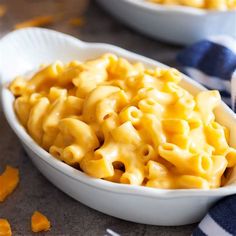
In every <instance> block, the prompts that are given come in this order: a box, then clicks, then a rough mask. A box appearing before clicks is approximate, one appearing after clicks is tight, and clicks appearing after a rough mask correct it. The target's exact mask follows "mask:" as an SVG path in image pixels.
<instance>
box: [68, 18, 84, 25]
mask: <svg viewBox="0 0 236 236" xmlns="http://www.w3.org/2000/svg"><path fill="white" fill-rule="evenodd" d="M69 24H70V25H72V26H83V25H84V24H85V20H84V18H83V17H78V18H71V19H70V20H69Z"/></svg>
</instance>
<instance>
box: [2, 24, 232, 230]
mask: <svg viewBox="0 0 236 236" xmlns="http://www.w3.org/2000/svg"><path fill="white" fill-rule="evenodd" d="M0 52H1V54H0V78H1V81H2V83H3V86H2V93H1V98H2V107H3V111H4V113H5V116H6V118H7V121H8V122H9V124H10V126H11V128H12V129H13V130H14V131H15V133H16V135H17V136H18V137H19V139H20V141H21V142H22V144H23V146H24V148H25V150H26V152H27V153H28V155H29V157H30V158H31V159H32V161H33V163H34V164H35V165H36V167H37V168H38V169H39V170H40V171H41V172H42V173H43V175H44V176H46V178H48V179H49V180H50V181H51V182H52V183H53V184H55V185H56V186H57V187H58V188H60V189H61V190H62V191H64V192H65V193H67V194H68V195H70V196H71V197H73V198H75V199H76V200H78V201H80V202H82V203H83V204H85V205H87V206H89V207H92V208H94V209H96V210H98V211H101V212H104V213H106V214H109V215H112V216H115V217H118V218H121V219H125V220H129V221H133V222H138V223H145V224H153V225H184V224H189V223H193V222H196V221H198V220H200V219H201V217H203V215H204V214H205V213H206V212H207V210H208V208H209V207H210V206H211V205H212V204H213V203H215V202H216V201H217V200H218V199H220V198H222V197H224V196H227V195H230V194H234V193H236V170H235V174H234V175H233V176H232V178H231V180H230V182H229V185H228V186H225V187H222V188H219V189H213V190H160V189H154V188H148V187H141V186H129V185H124V184H115V183H111V182H108V181H104V180H100V179H95V178H92V177H89V176H88V175H86V174H84V173H82V172H81V171H79V170H76V169H74V168H72V167H70V166H69V165H67V164H65V163H63V162H61V161H59V160H57V159H55V158H53V157H52V156H51V155H50V154H49V153H48V152H46V151H45V150H43V149H42V148H41V147H40V146H38V145H37V144H36V143H35V142H34V141H33V140H32V138H31V137H30V136H29V135H28V134H27V133H26V131H25V129H24V128H23V127H22V126H21V125H20V123H19V122H18V120H17V117H16V115H15V113H14V109H13V102H14V97H13V95H12V94H11V92H10V91H9V90H8V88H7V83H8V82H9V81H11V80H12V79H13V78H14V76H16V75H19V74H24V73H26V72H27V71H29V70H32V69H34V68H36V67H38V65H39V64H41V63H45V62H46V63H49V62H53V61H55V60H58V59H60V60H62V61H69V60H72V59H79V60H85V59H88V58H94V57H97V56H99V55H101V54H102V53H105V52H112V53H116V54H118V55H120V56H122V57H125V58H127V59H129V60H131V61H141V62H143V63H144V64H145V65H146V66H148V67H153V66H159V67H166V66H164V65H163V64H161V63H158V62H156V61H153V60H150V59H148V58H145V57H142V56H139V55H137V54H134V53H131V52H129V51H126V50H124V49H121V48H118V47H115V46H111V45H108V44H100V43H84V42H81V41H79V40H78V39H76V38H73V37H71V36H68V35H64V34H61V33H57V32H55V31H50V30H46V29H38V28H31V29H25V30H19V31H15V32H13V33H10V34H9V35H7V36H5V37H4V38H3V39H2V40H0ZM182 85H183V87H185V88H186V89H188V90H189V91H190V92H191V93H193V94H195V93H196V92H198V91H200V90H203V89H204V88H203V87H202V86H200V85H199V84H197V83H196V82H194V81H193V80H191V79H189V78H188V77H186V76H185V77H184V80H183V82H182ZM216 114H217V119H218V121H219V122H221V123H223V124H224V125H226V126H227V127H229V128H230V129H231V145H233V146H235V147H236V117H235V116H234V113H233V112H232V111H231V110H230V109H229V108H228V107H227V106H226V105H225V104H223V103H222V104H221V105H220V107H219V108H218V109H217V111H216ZM22 174H24V173H22Z"/></svg>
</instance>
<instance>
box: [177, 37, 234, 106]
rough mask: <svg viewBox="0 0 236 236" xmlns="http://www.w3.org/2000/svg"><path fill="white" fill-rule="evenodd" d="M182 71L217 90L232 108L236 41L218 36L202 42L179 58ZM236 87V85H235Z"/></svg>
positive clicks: (191, 47)
mask: <svg viewBox="0 0 236 236" xmlns="http://www.w3.org/2000/svg"><path fill="white" fill-rule="evenodd" d="M177 61H178V63H179V64H180V66H181V69H182V71H183V72H184V73H185V74H187V75H189V76H190V77H191V78H193V79H195V80H196V81H198V82H199V83H201V84H203V85H204V86H205V87H207V88H208V89H217V90H219V91H220V92H221V96H222V99H223V100H224V101H225V103H226V104H228V105H229V106H231V95H230V92H231V89H232V88H231V80H232V77H235V76H236V73H234V72H235V71H236V40H234V39H232V38H230V37H227V36H218V37H214V38H211V39H208V40H203V41H200V42H198V43H196V44H194V45H192V46H190V47H188V48H186V49H185V50H183V51H182V52H181V53H180V54H179V55H178V56H177ZM235 86H236V85H235Z"/></svg>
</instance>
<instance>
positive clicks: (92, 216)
mask: <svg viewBox="0 0 236 236" xmlns="http://www.w3.org/2000/svg"><path fill="white" fill-rule="evenodd" d="M70 1H71V2H72V3H73V4H77V6H76V7H72V8H71V7H68V6H69V2H70ZM2 2H3V3H5V4H7V5H8V6H9V7H8V12H7V15H6V16H5V17H3V18H2V19H0V36H3V35H4V34H6V33H7V32H8V31H10V30H11V29H12V26H13V25H14V24H15V23H16V22H17V21H19V20H23V19H27V16H28V17H31V16H33V15H37V14H40V11H41V12H43V13H45V12H46V13H47V11H48V12H49V13H50V11H58V8H57V9H55V4H56V3H57V4H58V3H60V4H61V5H60V6H58V7H59V8H60V7H61V8H62V9H65V8H66V7H68V9H67V13H68V14H69V15H72V14H76V15H78V12H79V14H82V13H83V14H84V16H85V20H86V24H85V25H84V26H83V27H71V26H69V25H68V24H67V23H66V22H64V21H60V22H57V23H55V24H54V25H52V26H51V27H50V28H53V29H56V30H59V31H62V32H65V33H69V34H72V35H74V36H76V37H78V38H80V39H82V40H84V41H90V42H106V43H111V44H114V45H117V46H120V47H123V48H126V49H128V50H130V51H133V52H136V53H139V54H142V55H145V56H147V57H150V58H153V59H156V60H158V61H160V62H163V63H166V64H168V65H171V66H175V65H176V62H175V56H176V54H177V53H178V52H179V51H180V50H181V48H180V47H176V46H173V45H168V44H165V43H161V42H158V41H155V40H153V39H150V38H148V37H146V36H144V35H141V34H139V33H137V32H135V31H133V30H132V29H130V28H127V27H126V26H124V25H123V24H121V23H119V22H118V21H117V20H115V19H113V18H112V17H111V16H110V15H109V14H107V13H106V12H105V11H104V10H102V9H101V8H100V7H99V6H98V5H97V4H96V3H95V2H93V1H91V2H90V3H88V1H86V0H84V1H83V0H79V1H75V0H67V1H63V0H57V1H55V0H54V1H53V0H52V1H50V2H49V1H47V0H45V1H35V0H5V1H2ZM0 3H1V0H0ZM52 3H55V4H52ZM73 4H72V5H73ZM62 6H63V7H62ZM19 9H20V10H21V11H20V12H21V13H19ZM75 9H77V10H76V11H75ZM0 53H1V52H0ZM7 164H9V165H12V166H16V167H18V168H19V170H20V184H19V186H18V187H17V189H16V190H15V192H14V193H13V194H12V195H11V196H10V197H9V198H8V199H7V200H6V201H5V202H4V203H0V218H7V219H8V220H9V221H10V223H11V226H12V231H13V235H16V236H18V235H24V236H28V235H33V234H32V233H31V230H30V217H31V214H32V212H33V211H34V210H36V209H37V210H39V211H41V212H43V213H44V214H45V215H46V216H48V218H49V219H50V220H51V223H52V228H51V230H50V231H49V232H47V233H40V234H38V235H48V236H49V235H53V236H62V235H63V236H69V235H73V236H74V235H88V236H89V235H92V236H93V235H95V236H96V235H98V236H100V235H105V234H106V229H108V228H109V229H111V230H113V231H115V232H116V233H118V234H120V235H130V236H132V235H135V236H136V235H140V236H141V235H145V236H147V235H160V236H164V235H166V236H167V235H179V236H184V235H190V234H191V232H192V230H193V229H194V227H195V225H188V226H181V227H160V226H150V225H142V224H135V223H131V222H127V221H123V220H120V219H117V218H114V217H111V216H108V215H105V214H102V213H100V212H97V211H95V210H93V209H91V208H88V207H87V206H85V205H83V204H81V203H79V202H77V201H75V200H74V199H72V198H70V197H69V196H67V195H66V194H64V193H63V192H61V191H60V190H58V189H57V188H56V187H55V186H53V185H52V184H51V183H50V182H49V181H48V180H47V179H46V178H44V177H43V176H42V175H41V174H40V172H39V171H38V170H37V169H36V168H35V167H34V166H33V164H32V163H31V161H30V160H29V158H28V157H27V155H26V153H25V152H24V150H23V148H22V146H21V144H20V142H19V141H18V139H17V137H16V136H15V134H14V133H13V132H12V131H11V129H10V128H9V126H8V124H7V122H6V120H5V118H4V116H3V113H2V112H0V171H3V169H4V167H5V166H6V165H7ZM173 214H174V212H173Z"/></svg>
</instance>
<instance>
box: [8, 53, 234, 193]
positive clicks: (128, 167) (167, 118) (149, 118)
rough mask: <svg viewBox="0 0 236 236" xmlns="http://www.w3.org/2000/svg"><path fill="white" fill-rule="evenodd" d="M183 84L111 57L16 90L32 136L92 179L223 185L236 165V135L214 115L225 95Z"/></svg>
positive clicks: (19, 84)
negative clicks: (235, 139) (234, 139)
mask: <svg viewBox="0 0 236 236" xmlns="http://www.w3.org/2000/svg"><path fill="white" fill-rule="evenodd" d="M180 80H181V74H180V73H179V72H178V71H177V70H175V69H161V68H155V69H148V68H145V66H144V65H143V64H142V63H139V62H138V63H131V62H129V61H127V60H126V59H124V58H119V57H117V56H116V55H113V54H105V55H102V56H101V57H99V58H97V59H94V60H89V61H86V62H79V61H72V62H70V63H68V64H65V65H64V64H62V63H61V62H59V61H58V62H55V63H53V64H51V65H49V66H44V67H42V68H41V69H40V70H39V72H37V73H36V74H34V75H33V76H32V77H31V78H26V77H24V76H20V77H17V78H16V79H15V80H14V81H13V82H12V83H11V84H10V90H11V91H12V93H13V94H14V95H15V96H16V99H15V102H14V108H15V111H16V114H17V116H18V118H19V120H20V122H21V123H22V125H23V126H24V127H25V129H26V130H27V132H28V133H29V134H30V135H31V136H32V138H33V139H34V140H35V141H36V142H37V143H38V144H39V145H41V146H42V147H43V148H44V149H45V150H47V151H49V152H50V153H51V154H52V155H53V156H54V157H55V158H57V159H59V160H61V161H63V162H65V163H67V164H68V165H71V166H74V167H75V168H78V169H80V170H82V171H84V172H85V173H87V174H89V175H90V176H93V177H96V178H101V179H105V180H108V181H113V182H117V183H125V184H131V185H142V186H148V187H155V188H164V189H176V188H199V189H209V188H217V187H220V186H221V185H222V184H223V183H224V182H225V177H224V176H225V175H224V174H225V171H226V170H227V169H228V168H232V167H234V166H235V165H236V150H235V149H234V148H232V147H230V146H229V144H228V140H229V131H228V129H227V128H226V127H224V126H222V125H220V124H219V123H217V122H216V121H215V116H214V113H213V110H214V108H215V107H216V106H217V105H218V104H219V102H220V101H221V98H220V95H219V93H218V91H203V92H200V93H199V94H198V95H197V96H193V95H191V94H190V93H189V92H188V91H187V90H185V89H183V88H182V87H181V86H180V85H178V83H179V82H180Z"/></svg>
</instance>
